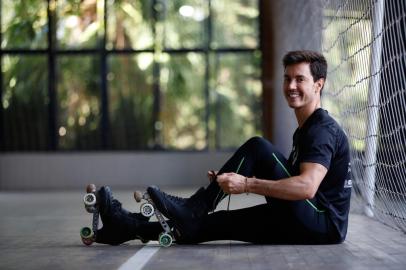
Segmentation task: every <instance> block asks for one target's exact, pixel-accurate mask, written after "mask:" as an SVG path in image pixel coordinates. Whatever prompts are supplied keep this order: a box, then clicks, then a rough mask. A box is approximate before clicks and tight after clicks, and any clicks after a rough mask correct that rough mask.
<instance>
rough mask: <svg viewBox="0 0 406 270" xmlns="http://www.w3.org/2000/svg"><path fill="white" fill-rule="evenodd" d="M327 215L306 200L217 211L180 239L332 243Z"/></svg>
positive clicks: (187, 240) (331, 230) (182, 241)
mask: <svg viewBox="0 0 406 270" xmlns="http://www.w3.org/2000/svg"><path fill="white" fill-rule="evenodd" d="M334 232H335V231H334V226H333V225H332V224H331V222H330V221H329V219H328V217H327V215H325V214H324V213H319V212H316V211H314V209H312V208H311V207H310V206H309V205H308V204H307V203H306V202H305V201H295V202H292V201H281V202H279V203H278V204H272V205H270V204H262V205H256V206H253V207H250V208H244V209H238V210H231V211H225V210H224V211H218V212H214V213H212V214H209V215H207V216H205V217H203V218H202V219H201V226H200V227H199V230H198V231H197V232H196V233H195V235H193V236H192V237H190V238H186V239H181V240H180V241H179V242H180V243H202V242H207V241H215V240H237V241H244V242H251V243H257V244H328V243H330V244H331V243H335V241H334V240H333V239H334V238H332V237H331V235H334Z"/></svg>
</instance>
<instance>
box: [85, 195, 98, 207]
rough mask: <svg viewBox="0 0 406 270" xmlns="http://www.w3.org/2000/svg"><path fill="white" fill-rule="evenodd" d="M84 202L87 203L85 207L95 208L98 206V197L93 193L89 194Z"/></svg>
mask: <svg viewBox="0 0 406 270" xmlns="http://www.w3.org/2000/svg"><path fill="white" fill-rule="evenodd" d="M83 202H84V203H85V207H90V206H94V205H95V204H96V195H94V194H93V193H87V194H86V195H85V196H84V197H83Z"/></svg>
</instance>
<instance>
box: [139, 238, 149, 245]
mask: <svg viewBox="0 0 406 270" xmlns="http://www.w3.org/2000/svg"><path fill="white" fill-rule="evenodd" d="M141 242H142V243H143V244H146V243H148V242H149V240H145V239H141Z"/></svg>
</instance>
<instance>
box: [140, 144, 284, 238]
mask: <svg viewBox="0 0 406 270" xmlns="http://www.w3.org/2000/svg"><path fill="white" fill-rule="evenodd" d="M280 164H283V166H281V165H280ZM286 167H288V164H287V161H286V159H285V158H284V157H283V156H282V154H280V152H279V151H278V150H277V149H276V148H275V147H274V146H273V145H272V144H271V143H270V142H269V141H267V140H265V139H263V138H260V137H254V138H251V139H250V140H248V141H247V142H246V143H245V144H243V145H242V146H241V147H240V148H239V149H238V150H237V151H236V152H235V153H234V155H233V156H232V157H231V158H230V159H229V160H228V161H227V162H226V163H225V164H224V166H223V167H222V168H221V169H220V171H219V173H218V174H222V173H226V172H236V173H239V174H242V175H245V176H248V177H252V176H256V177H258V178H263V179H271V180H277V179H281V178H283V177H286V172H285V169H286ZM147 191H148V193H149V194H150V196H151V198H152V199H153V201H154V202H155V204H156V206H157V208H158V209H159V210H160V211H161V212H162V213H163V214H164V215H165V216H166V217H168V218H169V219H171V220H172V221H173V222H174V224H175V227H176V229H177V231H178V232H179V235H178V237H185V238H190V237H191V236H193V235H194V233H195V232H196V231H197V230H198V227H199V226H200V219H201V218H203V217H204V216H205V215H207V213H208V212H209V211H212V210H214V209H215V208H216V206H217V205H218V203H219V202H220V201H221V200H222V199H224V198H225V197H226V196H227V194H225V193H224V192H223V191H222V190H221V188H220V187H219V185H218V183H217V181H212V182H211V183H210V184H209V186H208V187H207V188H206V189H200V190H199V191H198V192H197V193H196V194H194V195H193V196H192V197H191V198H189V199H187V200H185V199H179V198H177V197H174V196H171V195H168V194H166V193H164V192H162V191H160V190H159V189H158V188H156V187H149V188H148V189H147Z"/></svg>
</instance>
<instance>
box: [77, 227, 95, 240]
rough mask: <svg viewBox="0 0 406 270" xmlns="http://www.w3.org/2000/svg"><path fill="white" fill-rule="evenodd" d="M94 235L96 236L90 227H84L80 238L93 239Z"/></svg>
mask: <svg viewBox="0 0 406 270" xmlns="http://www.w3.org/2000/svg"><path fill="white" fill-rule="evenodd" d="M93 235H94V233H93V230H92V229H91V228H89V227H83V228H82V229H81V230H80V236H81V237H82V238H85V239H88V238H92V237H93Z"/></svg>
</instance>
